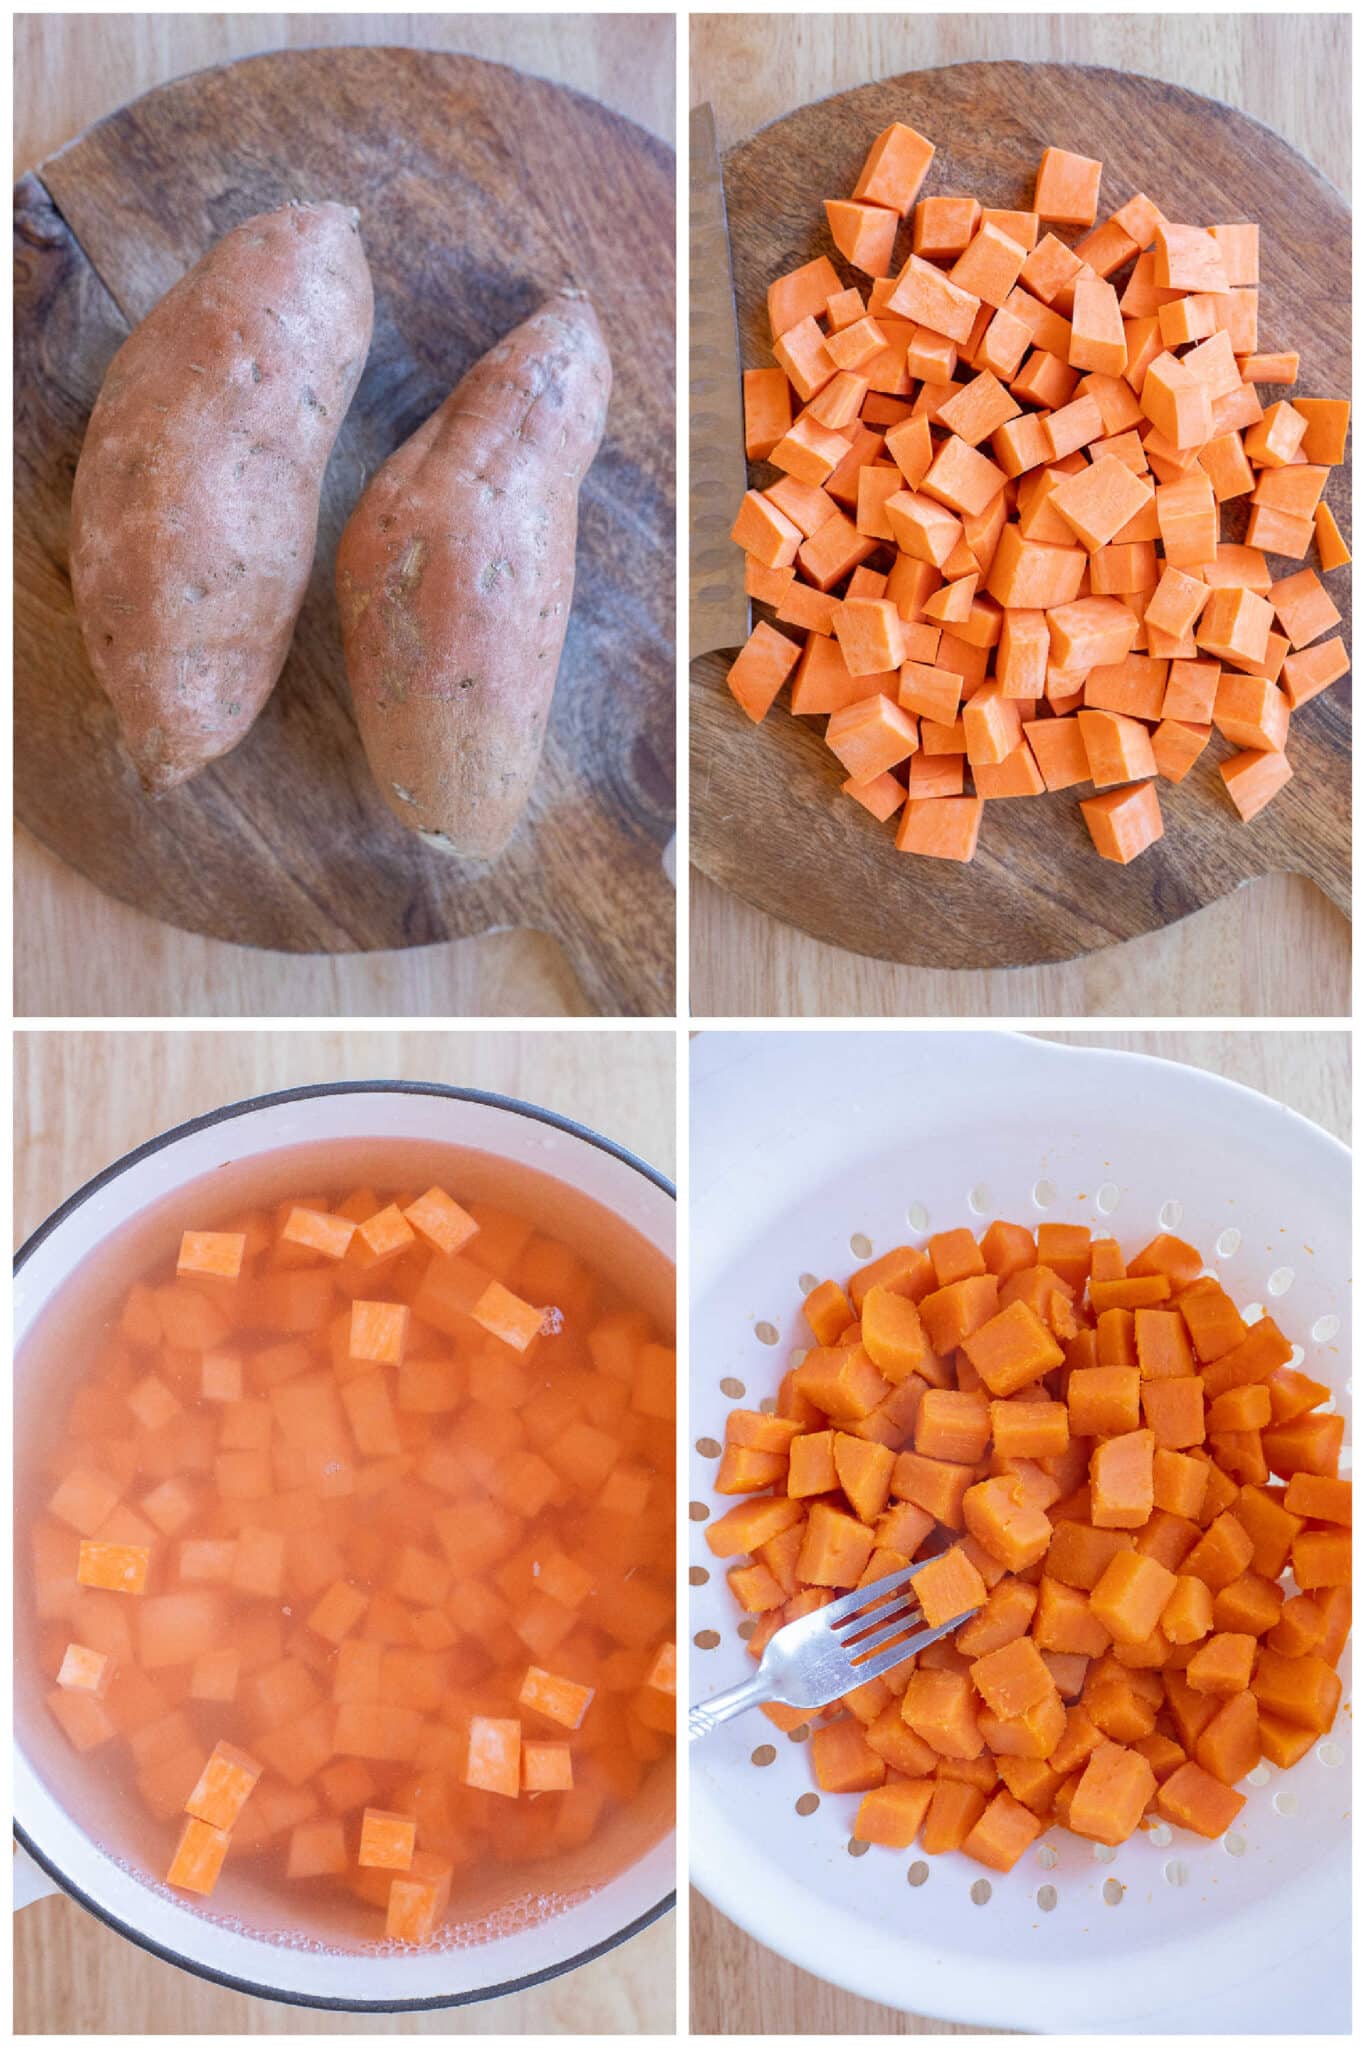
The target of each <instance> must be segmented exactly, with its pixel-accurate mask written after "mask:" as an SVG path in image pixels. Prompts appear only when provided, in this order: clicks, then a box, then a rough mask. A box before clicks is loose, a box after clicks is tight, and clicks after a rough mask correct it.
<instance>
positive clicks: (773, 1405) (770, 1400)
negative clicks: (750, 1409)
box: [758, 1394, 777, 1415]
mask: <svg viewBox="0 0 1365 2048" xmlns="http://www.w3.org/2000/svg"><path fill="white" fill-rule="evenodd" d="M758 1412H759V1414H760V1415H776V1413H777V1400H776V1397H775V1396H774V1395H772V1394H765V1395H764V1396H763V1399H762V1400H761V1401H760V1402H759V1404H758Z"/></svg>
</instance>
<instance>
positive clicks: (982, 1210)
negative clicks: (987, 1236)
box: [967, 1181, 991, 1216]
mask: <svg viewBox="0 0 1365 2048" xmlns="http://www.w3.org/2000/svg"><path fill="white" fill-rule="evenodd" d="M990 1206H991V1191H990V1189H989V1188H988V1187H987V1186H986V1184H985V1182H984V1181H978V1182H977V1184H976V1186H975V1187H974V1188H973V1189H972V1191H971V1193H970V1194H969V1195H968V1197H967V1207H968V1208H969V1209H970V1210H971V1212H972V1214H973V1216H984V1215H985V1214H986V1211H987V1210H988V1209H989V1208H990Z"/></svg>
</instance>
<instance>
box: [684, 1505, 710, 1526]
mask: <svg viewBox="0 0 1365 2048" xmlns="http://www.w3.org/2000/svg"><path fill="white" fill-rule="evenodd" d="M710 1513H711V1510H710V1508H708V1507H707V1505H706V1502H705V1501H704V1500H690V1501H689V1502H688V1503H687V1519H688V1521H689V1522H704V1521H705V1520H706V1519H707V1517H708V1516H709V1514H710Z"/></svg>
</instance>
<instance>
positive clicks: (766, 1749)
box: [749, 1742, 777, 1768]
mask: <svg viewBox="0 0 1365 2048" xmlns="http://www.w3.org/2000/svg"><path fill="white" fill-rule="evenodd" d="M776 1761H777V1751H776V1750H775V1749H774V1748H773V1746H772V1744H771V1742H760V1743H759V1745H758V1748H757V1749H756V1750H754V1751H753V1752H752V1753H751V1755H750V1757H749V1762H750V1763H751V1764H758V1765H759V1766H760V1768H761V1767H762V1766H763V1765H764V1764H771V1763H775V1762H776Z"/></svg>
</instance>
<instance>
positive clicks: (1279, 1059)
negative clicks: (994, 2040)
mask: <svg viewBox="0 0 1365 2048" xmlns="http://www.w3.org/2000/svg"><path fill="white" fill-rule="evenodd" d="M1037 1035H1038V1036H1039V1037H1042V1038H1055V1039H1058V1040H1061V1041H1064V1042H1065V1043H1067V1044H1069V1045H1093V1046H1102V1047H1105V1048H1107V1049H1109V1050H1112V1051H1119V1052H1137V1053H1146V1054H1148V1055H1150V1056H1151V1057H1153V1058H1156V1059H1170V1060H1179V1061H1182V1062H1184V1063H1185V1064H1186V1065H1189V1066H1193V1067H1201V1068H1204V1069H1206V1070H1207V1071H1208V1072H1210V1073H1215V1074H1222V1075H1224V1076H1225V1077H1226V1078H1227V1079H1228V1080H1230V1081H1239V1082H1241V1083H1242V1085H1243V1086H1244V1087H1247V1088H1255V1089H1257V1090H1258V1091H1259V1092H1260V1093H1261V1094H1263V1095H1268V1096H1270V1097H1272V1098H1273V1099H1274V1100H1275V1101H1277V1102H1284V1103H1287V1104H1288V1105H1289V1107H1290V1108H1291V1109H1295V1110H1297V1111H1298V1112H1299V1113H1300V1115H1302V1116H1306V1117H1309V1118H1311V1120H1312V1121H1313V1122H1314V1123H1317V1124H1320V1125H1321V1126H1322V1127H1323V1129H1324V1130H1326V1131H1330V1132H1331V1133H1332V1135H1333V1136H1334V1137H1336V1138H1340V1139H1341V1140H1342V1141H1343V1142H1346V1143H1349V1140H1350V1131H1351V1036H1350V1033H1349V1031H1346V1030H1340V1031H1333V1030H1318V1031H1294V1032H1289V1031H1094V1030H1086V1029H1084V1028H1082V1029H1078V1030H1075V1031H1044V1032H1039V1033H1038V1034H1037ZM690 1935H691V1959H690V1965H689V1981H690V2001H691V2003H690V2021H691V2030H692V2032H693V2033H694V2034H819V2035H823V2036H824V2037H825V2038H827V2039H837V2038H838V2037H840V2036H842V2035H846V2034H971V2033H978V2032H984V2031H986V2030H985V2029H981V2028H976V2027H965V2026H956V2025H952V2024H950V2023H947V2022H944V2021H941V2020H931V2019H924V2018H921V2017H919V2016H918V2015H916V2014H913V2013H900V2012H895V2011H893V2010H892V2009H891V2008H890V2007H888V2006H883V2005H878V2004H875V2003H873V2002H872V2001H871V2000H869V1999H861V1998H857V1997H854V1996H853V1995H852V1994H851V1993H848V1992H845V1991H841V1990H837V1989H836V1988H835V1987H834V1986H833V1985H830V1984H824V1983H821V1982H820V1980H819V1979H818V1978H815V1977H812V1976H810V1975H809V1974H808V1973H807V1972H805V1971H804V1970H799V1969H797V1968H796V1967H795V1966H794V1965H793V1964H791V1963H789V1962H787V1961H786V1959H785V1958H784V1957H782V1956H778V1955H776V1954H774V1953H773V1951H772V1950H771V1949H767V1948H764V1947H763V1946H762V1945H761V1944H760V1943H759V1942H756V1941H754V1940H753V1939H752V1938H751V1937H750V1936H749V1935H748V1934H746V1933H744V1931H743V1930H742V1929H741V1928H739V1927H737V1926H735V1924H734V1923H733V1921H730V1920H727V1919H726V1918H725V1917H724V1916H723V1915H722V1914H720V1913H718V1912H717V1911H716V1910H715V1908H714V1907H713V1906H711V1905H709V1904H708V1902H707V1901H706V1900H705V1899H704V1898H702V1896H701V1895H700V1893H699V1892H697V1891H695V1890H694V1891H693V1892H692V1894H691V1903H690ZM912 1995H913V1993H912V1991H911V1990H909V1989H908V1990H907V1996H912Z"/></svg>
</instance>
